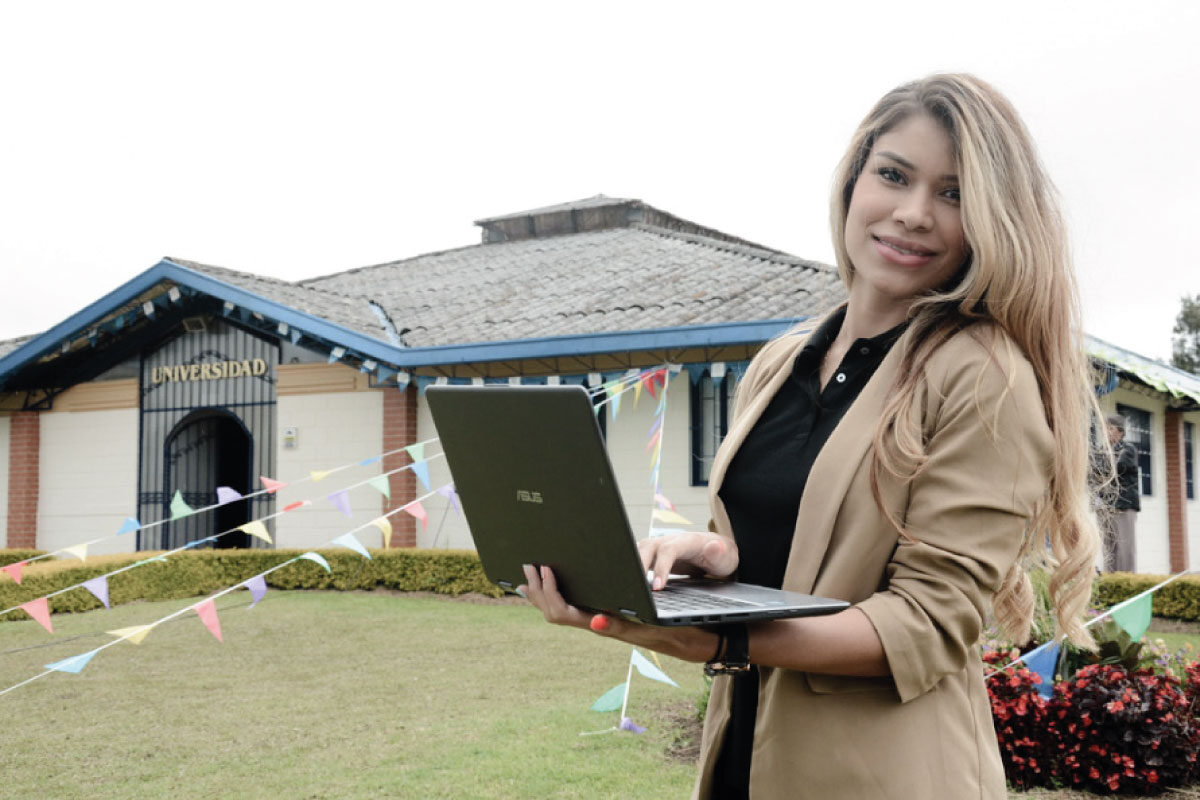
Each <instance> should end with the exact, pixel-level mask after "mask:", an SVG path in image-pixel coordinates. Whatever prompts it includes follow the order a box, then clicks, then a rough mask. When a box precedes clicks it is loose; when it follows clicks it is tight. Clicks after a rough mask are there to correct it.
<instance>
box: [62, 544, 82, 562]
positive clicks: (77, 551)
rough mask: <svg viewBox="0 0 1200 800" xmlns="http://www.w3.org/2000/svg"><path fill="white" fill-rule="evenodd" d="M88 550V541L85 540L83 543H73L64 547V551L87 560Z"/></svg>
mask: <svg viewBox="0 0 1200 800" xmlns="http://www.w3.org/2000/svg"><path fill="white" fill-rule="evenodd" d="M87 551H88V546H87V542H84V543H83V544H75V545H71V546H70V547H64V548H63V549H62V552H64V553H70V554H71V555H73V556H75V557H76V558H78V559H79V560H80V561H87Z"/></svg>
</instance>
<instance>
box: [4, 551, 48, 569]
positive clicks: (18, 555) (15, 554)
mask: <svg viewBox="0 0 1200 800" xmlns="http://www.w3.org/2000/svg"><path fill="white" fill-rule="evenodd" d="M45 552H46V551H45V550H21V549H18V548H14V549H12V550H0V567H7V566H8V565H9V564H15V563H17V562H18V561H24V560H26V559H29V558H33V557H34V556H40V555H44V554H45Z"/></svg>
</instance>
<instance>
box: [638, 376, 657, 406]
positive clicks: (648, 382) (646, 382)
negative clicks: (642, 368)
mask: <svg viewBox="0 0 1200 800" xmlns="http://www.w3.org/2000/svg"><path fill="white" fill-rule="evenodd" d="M639 382H640V383H641V384H642V386H645V387H646V391H647V392H649V393H650V396H651V397H653V398H655V399H658V389H657V387H655V385H654V373H653V372H643V373H642V377H641V378H640V379H639Z"/></svg>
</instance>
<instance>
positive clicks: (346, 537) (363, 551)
mask: <svg viewBox="0 0 1200 800" xmlns="http://www.w3.org/2000/svg"><path fill="white" fill-rule="evenodd" d="M332 544H336V545H341V546H342V547H348V548H350V549H351V550H353V551H354V552H356V553H358V554H359V555H360V556H362V557H363V558H366V559H370V558H371V554H370V553H368V552H367V548H365V547H363V546H362V542H360V541H359V540H358V539H357V538H355V536H354V534H353V533H343V534H342V535H341V536H339V537H337V538H336V539H334V540H333V541H332Z"/></svg>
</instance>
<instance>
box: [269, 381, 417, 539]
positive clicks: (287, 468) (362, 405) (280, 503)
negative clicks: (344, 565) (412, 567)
mask: <svg viewBox="0 0 1200 800" xmlns="http://www.w3.org/2000/svg"><path fill="white" fill-rule="evenodd" d="M393 391H394V390H393ZM275 419H276V424H277V425H278V431H277V434H276V437H275V441H276V442H277V445H276V446H277V447H278V450H277V452H276V461H275V464H276V472H277V473H278V474H276V475H271V476H268V477H273V478H275V479H276V480H281V481H285V482H287V483H288V484H289V485H288V486H287V487H285V488H283V489H281V490H280V491H279V493H278V496H277V498H276V510H277V511H279V510H282V509H283V507H284V506H285V505H287V504H289V503H292V502H294V501H296V500H311V501H312V505H311V506H310V507H308V508H304V509H299V510H296V511H293V512H289V513H287V514H283V515H281V516H279V517H277V518H276V519H275V543H276V546H277V547H284V548H286V547H304V548H308V547H324V546H326V545H328V543H329V541H330V540H331V539H334V538H336V537H338V536H340V535H342V534H343V533H346V532H347V531H349V530H351V529H353V528H356V527H358V526H359V525H362V524H363V523H366V522H368V521H370V520H371V519H374V518H375V517H378V516H379V515H380V513H382V510H383V496H382V495H381V494H380V493H379V491H378V490H376V489H375V488H373V487H371V486H366V485H364V486H359V487H357V488H354V489H350V490H349V495H350V504H351V509H352V510H353V512H354V516H353V518H349V517H346V515H344V514H343V513H342V512H340V511H338V510H337V509H336V508H334V506H333V505H332V504H331V503H330V502H329V500H327V499H326V498H327V497H328V495H330V494H332V493H334V492H336V491H338V490H340V489H345V488H347V487H349V486H351V485H352V484H355V483H359V482H361V481H365V480H367V479H368V478H370V477H372V476H374V475H379V474H380V473H381V472H382V467H381V463H382V462H376V463H374V464H371V465H369V466H365V467H364V466H352V467H350V468H349V469H346V470H343V471H341V472H338V473H335V474H333V475H330V476H328V477H326V478H324V479H323V480H320V481H317V482H313V481H312V480H303V481H302V480H301V479H304V478H308V476H309V474H310V472H312V471H322V470H329V469H333V468H334V467H340V466H342V465H344V464H355V465H357V463H358V462H359V461H362V460H364V459H367V458H371V457H373V456H377V455H380V453H381V452H382V450H383V393H382V392H381V391H365V392H344V393H328V394H301V395H288V396H282V397H280V398H279V399H278V401H277V405H276V413H275ZM288 427H294V428H296V429H297V431H298V434H299V436H298V446H297V447H296V448H294V449H287V448H285V447H284V446H283V444H284V443H283V430H284V429H285V428H288ZM355 536H356V537H358V539H359V540H360V541H361V542H362V543H363V544H364V545H366V546H367V547H379V546H380V545H381V544H382V542H381V541H380V535H379V532H378V530H377V529H376V528H368V529H367V530H365V531H362V532H360V533H356V534H355Z"/></svg>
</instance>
